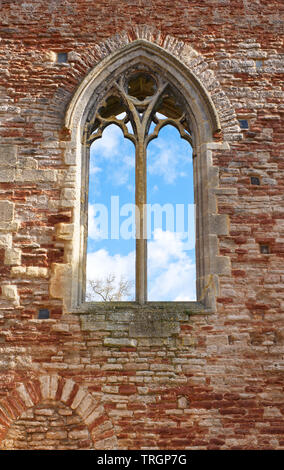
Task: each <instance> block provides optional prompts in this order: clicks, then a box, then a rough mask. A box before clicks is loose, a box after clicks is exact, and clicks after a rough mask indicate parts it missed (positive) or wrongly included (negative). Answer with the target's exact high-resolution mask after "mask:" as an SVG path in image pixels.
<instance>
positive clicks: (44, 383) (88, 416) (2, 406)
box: [0, 374, 117, 449]
mask: <svg viewBox="0 0 284 470" xmlns="http://www.w3.org/2000/svg"><path fill="white" fill-rule="evenodd" d="M42 402H45V403H48V402H50V403H52V402H62V403H63V404H65V405H66V406H68V407H70V408H71V409H72V410H74V411H76V413H77V414H78V415H79V416H80V418H81V419H82V422H83V423H84V424H85V425H86V426H87V428H88V430H89V432H90V435H91V437H92V439H93V442H94V448H96V449H115V448H116V446H117V439H116V436H115V435H114V427H113V425H112V422H111V420H110V419H109V417H108V416H107V415H106V412H105V408H104V406H103V405H102V404H101V403H100V402H99V401H98V400H96V399H95V398H94V397H93V396H92V395H91V394H90V393H89V392H88V391H87V390H85V389H84V388H83V387H82V386H79V385H78V384H76V382H75V381H74V380H72V379H65V378H62V377H60V376H59V375H55V374H54V375H41V376H40V377H39V378H38V380H35V381H32V382H25V383H21V384H20V385H18V386H17V387H16V389H15V390H14V391H13V392H12V393H11V394H10V395H9V396H8V397H7V398H6V399H2V400H1V402H0V441H1V442H2V441H3V440H4V439H5V435H6V434H7V431H8V430H9V427H10V426H11V425H12V424H13V422H14V421H15V420H17V419H18V418H19V417H20V416H21V414H22V413H24V412H25V411H27V410H28V409H29V408H32V407H34V406H36V405H38V404H39V403H42Z"/></svg>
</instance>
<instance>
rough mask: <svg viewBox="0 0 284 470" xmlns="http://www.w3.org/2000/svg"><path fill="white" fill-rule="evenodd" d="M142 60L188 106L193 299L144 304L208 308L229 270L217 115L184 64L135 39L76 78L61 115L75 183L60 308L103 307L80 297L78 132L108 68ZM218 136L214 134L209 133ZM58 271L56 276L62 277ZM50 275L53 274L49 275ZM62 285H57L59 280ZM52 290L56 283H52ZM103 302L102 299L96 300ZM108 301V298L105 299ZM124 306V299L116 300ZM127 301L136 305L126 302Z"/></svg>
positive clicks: (82, 234) (82, 228)
mask: <svg viewBox="0 0 284 470" xmlns="http://www.w3.org/2000/svg"><path fill="white" fill-rule="evenodd" d="M141 63H143V64H147V65H148V66H149V67H150V68H151V67H152V68H153V69H155V68H156V69H157V68H158V69H159V70H160V71H161V73H163V74H164V75H165V76H166V77H167V80H168V81H169V82H170V83H172V84H173V86H175V87H176V88H177V89H179V90H181V92H182V94H183V96H184V99H185V101H186V103H187V106H188V113H189V116H190V123H191V127H192V129H191V130H192V135H193V136H194V143H193V155H194V170H193V171H194V193H195V200H196V271H197V280H196V287H197V301H192V302H153V301H150V302H147V303H146V306H147V307H153V306H157V307H159V308H161V307H163V308H167V307H169V308H173V307H174V308H175V309H179V308H181V309H182V310H187V311H190V312H192V313H214V312H215V311H216V297H217V296H218V291H219V276H220V275H227V274H229V273H230V269H231V267H230V260H229V258H228V257H226V256H220V255H219V250H218V236H219V235H228V230H229V220H228V216H227V215H225V214H218V208H217V201H216V192H217V191H216V190H217V189H218V183H219V171H218V167H216V166H214V165H213V158H212V155H213V152H214V151H219V152H220V151H222V150H225V151H226V150H228V149H229V148H230V147H229V144H228V142H220V135H221V125H220V120H219V117H218V114H217V111H216V108H215V106H214V103H213V101H212V99H211V97H210V94H209V93H208V91H207V90H206V89H205V87H204V86H203V84H202V83H201V81H200V80H199V78H198V77H197V76H196V75H195V74H194V73H193V72H192V71H191V70H189V68H188V67H187V66H186V65H185V64H184V63H182V62H181V61H180V60H178V59H177V58H176V57H174V56H173V55H172V54H171V53H169V52H168V51H166V50H165V49H163V48H161V47H160V46H158V45H156V44H154V43H151V42H149V41H146V40H144V39H143V40H136V41H133V42H132V43H131V44H128V45H126V46H125V47H123V48H121V49H120V50H118V51H115V52H113V53H111V54H110V55H109V56H108V57H106V58H105V59H103V60H102V61H101V62H100V63H99V64H98V65H97V66H95V67H94V69H93V70H91V72H90V73H89V74H88V75H87V76H86V77H85V79H84V80H83V81H82V82H81V84H80V86H79V87H78V89H77V91H76V92H75V94H74V96H73V98H72V100H71V102H70V104H69V106H68V109H67V111H66V115H65V123H64V124H65V128H64V132H66V133H67V134H68V142H66V151H65V163H66V164H67V165H70V168H73V170H74V167H75V174H76V188H75V204H74V209H73V222H74V224H73V233H72V239H71V245H70V250H69V255H68V261H69V263H68V268H66V265H64V266H62V273H61V274H62V275H63V276H65V282H64V283H63V284H64V285H63V295H62V297H63V303H64V308H65V310H66V311H69V312H85V311H89V310H90V308H93V307H94V304H95V306H96V308H100V307H101V306H103V308H106V303H102V302H86V301H85V300H84V298H85V296H84V290H85V281H86V273H85V270H86V235H87V230H86V217H87V207H86V203H87V200H86V198H85V197H84V195H83V194H84V193H85V189H84V190H83V191H82V188H84V185H85V184H86V181H87V180H88V162H89V146H88V145H86V142H85V141H84V139H83V138H82V136H83V134H84V129H85V125H86V119H87V116H88V113H89V112H90V110H91V109H92V108H93V107H94V104H95V102H96V100H97V99H98V90H99V89H100V87H101V86H102V84H103V83H105V82H107V81H108V80H110V79H111V77H112V76H113V75H114V74H116V75H117V74H118V73H123V72H124V71H126V70H127V69H128V68H129V67H131V66H134V65H135V64H141ZM216 136H217V137H218V138H217V139H216V138H215V137H216ZM63 276H61V277H63ZM55 278H56V276H55ZM61 288H62V286H61ZM55 290H56V289H55ZM102 304H103V305H102ZM108 304H109V305H108V307H109V306H110V307H111V308H112V307H113V303H112V302H111V303H109V302H108ZM119 305H120V306H127V307H129V306H130V303H129V302H119ZM131 305H132V307H135V308H137V307H139V304H138V303H137V302H131Z"/></svg>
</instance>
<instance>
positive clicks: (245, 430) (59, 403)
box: [0, 0, 284, 449]
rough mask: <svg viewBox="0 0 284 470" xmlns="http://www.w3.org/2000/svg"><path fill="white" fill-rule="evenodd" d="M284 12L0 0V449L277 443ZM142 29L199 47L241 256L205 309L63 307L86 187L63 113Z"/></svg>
mask: <svg viewBox="0 0 284 470" xmlns="http://www.w3.org/2000/svg"><path fill="white" fill-rule="evenodd" d="M281 14H282V15H283V4H282V2H281V1H280V0H279V1H269V2H268V1H266V0H263V1H261V2H259V1H256V0H254V1H250V2H248V1H245V0H244V1H238V2H233V1H226V0H225V1H224V0H212V1H211V0H207V1H202V2H201V1H195V2H187V1H181V0H179V1H168V0H166V1H162V2H161V1H156V2H155V3H152V2H150V1H147V2H146V1H145V2H144V1H141V2H131V1H126V0H122V1H120V2H116V1H114V0H108V1H104V2H100V1H99V0H98V1H97V2H96V4H94V2H93V1H88V0H77V1H75V0H60V1H50V2H43V1H42V0H32V1H30V2H14V1H9V0H6V1H5V0H2V2H1V27H0V34H1V41H0V77H1V78H0V119H1V124H0V139H1V140H0V276H1V287H0V309H1V310H0V328H1V329H0V352H1V355H0V435H1V440H2V448H8V449H9V448H27V449H28V448H32V449H34V448H38V446H42V447H41V448H43V446H46V447H47V448H50V447H51V448H54V449H55V448H62V449H64V448H70V449H72V448H74V446H75V447H76V448H99V449H102V448H104V449H108V448H114V449H115V448H121V449H133V448H134V449H140V448H144V449H145V448H159V449H167V448H175V449H186V448H190V449H203V448H205V449H209V448H221V449H235V448H242V449H247V448H253V449H280V448H283V447H284V426H283V413H284V405H283V402H284V400H283V366H284V363H283V338H284V326H283V305H284V269H283V266H284V262H283V258H284V244H283V240H284V237H283V230H284V223H283V186H284V183H283V181H284V174H283V168H284V164H283V162H284V155H283V130H282V129H283V120H282V115H283V71H284V70H283V69H284V64H283V44H282V42H281V41H282V39H283V36H281V34H282V31H283V23H281ZM137 38H142V39H143V38H144V39H146V40H148V41H151V42H153V43H155V44H158V45H160V46H161V47H163V48H165V49H167V50H168V51H170V52H171V53H172V54H173V55H176V56H179V57H180V58H182V57H183V55H185V54H186V52H185V51H186V47H189V46H190V47H192V48H193V50H194V51H196V52H197V54H196V56H195V58H194V57H193V58H191V59H190V61H189V62H188V63H189V67H190V68H192V70H193V71H194V73H196V75H198V76H199V78H200V80H202V81H203V83H204V86H205V85H206V89H207V90H208V92H209V93H211V96H212V99H213V101H214V103H215V105H216V107H217V109H218V110H219V113H220V119H221V122H222V126H223V128H224V129H226V142H228V143H229V147H228V149H227V150H222V151H218V150H216V151H215V152H214V153H213V164H214V165H215V166H216V168H218V169H219V185H218V189H216V200H217V208H218V214H220V215H226V216H227V217H228V218H229V229H228V233H227V234H226V235H224V234H223V233H224V232H220V234H219V238H218V249H219V255H220V256H224V257H227V258H228V259H229V266H230V269H228V270H226V271H224V272H222V274H221V275H220V276H219V284H220V286H219V292H218V293H217V311H216V312H215V313H213V314H210V315H209V314H207V315H205V314H190V313H188V312H176V311H175V310H174V308H173V309H172V310H170V311H169V310H167V311H164V310H163V309H161V310H158V311H157V312H155V316H153V315H152V316H151V315H150V313H149V312H148V313H147V309H146V310H145V309H143V311H141V318H142V320H141V321H140V322H139V320H137V312H136V311H132V310H131V309H127V310H107V309H105V310H102V309H100V310H99V311H93V312H91V313H84V314H81V315H79V314H74V313H73V314H70V313H68V312H66V311H65V310H64V308H63V307H64V306H63V302H62V298H61V293H60V290H61V289H62V284H59V283H58V282H57V281H58V279H59V277H60V276H61V279H62V278H64V279H65V282H66V283H68V276H67V274H68V268H67V266H68V259H69V255H70V249H71V248H72V246H71V245H72V242H71V240H72V235H71V233H72V224H73V222H74V220H73V202H74V198H75V193H74V184H75V183H74V181H75V175H74V171H73V170H72V163H70V162H69V161H68V140H66V136H65V134H64V132H65V130H64V128H63V126H64V115H65V111H66V108H67V106H68V103H69V102H70V100H71V98H72V96H73V94H74V92H75V91H76V89H77V87H78V86H79V84H80V83H81V82H82V80H83V79H84V77H85V76H86V74H87V73H88V72H89V71H90V70H91V69H92V68H93V67H94V66H95V65H97V64H98V63H99V62H100V61H101V59H102V58H103V57H105V56H107V55H108V54H109V53H110V52H111V51H112V50H117V49H118V48H119V47H120V45H121V46H124V45H125V44H126V43H130V42H131V41H133V40H135V39H137ZM57 52H67V53H68V63H65V64H59V63H57V62H56V53H57ZM241 119H245V120H247V121H248V129H240V128H239V126H238V125H237V124H236V122H237V121H238V120H241ZM251 177H258V178H259V183H260V184H257V185H253V184H252V182H251ZM261 244H265V245H268V246H269V253H268V254H265V253H264V254H263V253H261V251H260V245H261ZM58 273H60V276H59V274H58ZM65 274H66V276H65ZM64 276H65V277H64ZM63 287H64V286H63ZM65 287H66V286H65ZM65 287H64V288H65ZM40 309H49V311H50V319H47V320H44V319H43V320H39V319H38V318H37V317H38V312H39V310H40ZM148 314H149V315H148ZM154 318H155V321H154V320H153V319H154ZM147 322H148V323H147ZM143 325H144V326H145V325H146V326H147V325H148V328H146V327H145V328H143ZM33 430H35V432H33ZM40 441H42V442H43V444H40Z"/></svg>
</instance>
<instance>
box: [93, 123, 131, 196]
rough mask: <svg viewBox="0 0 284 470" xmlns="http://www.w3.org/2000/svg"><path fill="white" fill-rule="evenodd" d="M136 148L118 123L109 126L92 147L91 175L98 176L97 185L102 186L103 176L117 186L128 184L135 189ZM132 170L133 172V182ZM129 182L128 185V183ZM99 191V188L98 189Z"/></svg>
mask: <svg viewBox="0 0 284 470" xmlns="http://www.w3.org/2000/svg"><path fill="white" fill-rule="evenodd" d="M134 167H135V149H134V145H133V144H132V143H131V142H130V141H129V140H127V139H125V138H124V136H123V133H122V130H121V129H120V128H119V127H118V126H117V125H114V124H113V125H110V126H108V127H107V128H106V129H105V130H104V132H103V135H102V137H101V138H99V139H97V140H96V141H95V142H94V143H93V144H92V147H91V159H90V168H91V171H90V176H91V178H92V175H94V176H96V175H97V173H99V172H100V173H101V172H102V171H103V173H101V174H100V175H99V177H97V176H96V187H98V186H101V178H103V179H106V178H107V180H109V181H111V184H112V185H115V186H126V187H127V188H128V187H129V188H132V186H133V189H134V171H133V169H134ZM131 172H132V173H133V178H132V180H133V181H132V184H130V183H131V177H130V175H131ZM127 183H128V185H127ZM97 192H98V190H97Z"/></svg>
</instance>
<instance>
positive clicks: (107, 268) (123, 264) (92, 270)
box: [87, 249, 135, 300]
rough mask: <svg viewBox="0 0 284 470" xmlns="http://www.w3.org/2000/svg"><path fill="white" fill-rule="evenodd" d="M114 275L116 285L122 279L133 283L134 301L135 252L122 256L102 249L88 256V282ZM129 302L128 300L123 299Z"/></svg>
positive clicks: (131, 295) (131, 294)
mask: <svg viewBox="0 0 284 470" xmlns="http://www.w3.org/2000/svg"><path fill="white" fill-rule="evenodd" d="M110 274H114V275H115V280H116V285H118V283H119V281H120V279H122V278H123V279H127V280H129V281H131V282H133V288H132V292H131V293H130V297H131V298H132V299H134V296H135V294H134V291H135V285H134V278H135V252H134V251H132V252H130V253H128V254H127V255H125V256H123V255H120V254H116V255H111V254H110V253H109V252H108V251H107V250H105V249H101V250H98V251H95V252H93V253H88V255H87V281H88V280H99V279H101V280H104V279H106V278H107V277H108V275H110ZM123 300H127V299H123Z"/></svg>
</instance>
